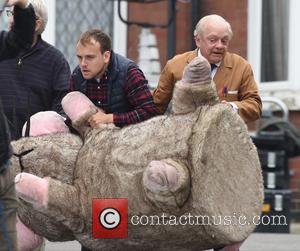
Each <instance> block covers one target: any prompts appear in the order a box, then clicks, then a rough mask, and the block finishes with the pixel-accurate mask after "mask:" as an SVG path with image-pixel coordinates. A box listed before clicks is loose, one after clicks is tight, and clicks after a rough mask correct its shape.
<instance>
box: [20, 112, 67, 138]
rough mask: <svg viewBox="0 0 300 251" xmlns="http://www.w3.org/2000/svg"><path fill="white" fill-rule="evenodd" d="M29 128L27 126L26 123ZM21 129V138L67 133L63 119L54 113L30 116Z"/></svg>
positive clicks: (40, 113)
mask: <svg viewBox="0 0 300 251" xmlns="http://www.w3.org/2000/svg"><path fill="white" fill-rule="evenodd" d="M29 121H30V123H29V126H28V122H29ZM29 121H27V122H26V123H25V124H24V126H23V129H22V136H38V135H44V134H48V133H54V132H69V128H68V127H67V126H66V124H65V122H64V117H62V116H61V115H59V114H58V113H56V112H54V111H45V112H38V113H36V114H34V115H32V116H31V117H30V119H29Z"/></svg>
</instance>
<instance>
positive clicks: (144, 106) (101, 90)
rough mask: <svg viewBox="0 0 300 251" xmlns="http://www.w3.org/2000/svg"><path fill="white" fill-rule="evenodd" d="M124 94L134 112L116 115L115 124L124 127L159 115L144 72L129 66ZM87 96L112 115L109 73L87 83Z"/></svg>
mask: <svg viewBox="0 0 300 251" xmlns="http://www.w3.org/2000/svg"><path fill="white" fill-rule="evenodd" d="M126 80H127V81H126V83H125V85H124V87H123V88H124V92H125V96H126V98H127V100H128V102H129V103H130V104H131V105H132V107H133V110H132V111H130V112H127V113H114V114H113V118H114V124H115V125H116V126H118V127H123V126H126V125H130V124H135V123H138V122H142V121H144V120H146V119H149V118H151V117H153V116H155V115H157V114H158V111H157V108H156V106H155V105H154V102H153V97H152V94H151V92H150V89H149V86H148V81H147V80H146V79H145V77H144V74H143V73H142V71H141V70H140V69H139V68H137V67H135V66H133V65H132V66H129V67H128V71H127V78H126ZM74 90H75V86H74V81H72V79H71V81H70V91H74ZM85 95H86V96H87V97H88V98H89V99H90V100H91V101H92V102H93V103H94V104H96V105H97V106H98V107H99V108H101V109H102V110H104V111H105V112H106V113H111V110H110V106H109V104H108V76H107V72H106V73H104V74H103V76H102V78H101V79H100V80H99V81H97V80H96V79H91V80H88V81H87V87H86V93H85Z"/></svg>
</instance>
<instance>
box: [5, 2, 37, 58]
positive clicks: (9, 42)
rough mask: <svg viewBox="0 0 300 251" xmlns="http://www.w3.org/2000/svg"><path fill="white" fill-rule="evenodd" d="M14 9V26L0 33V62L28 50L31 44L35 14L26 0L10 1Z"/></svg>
mask: <svg viewBox="0 0 300 251" xmlns="http://www.w3.org/2000/svg"><path fill="white" fill-rule="evenodd" d="M7 5H8V6H13V5H14V6H15V7H14V25H13V27H12V30H11V31H8V32H7V31H1V32H0V60H3V59H7V58H12V57H15V56H16V55H17V54H18V52H19V51H20V50H21V49H29V48H30V47H31V45H32V42H33V34H34V29H35V13H34V9H33V7H32V5H31V4H29V2H28V0H10V1H8V3H7Z"/></svg>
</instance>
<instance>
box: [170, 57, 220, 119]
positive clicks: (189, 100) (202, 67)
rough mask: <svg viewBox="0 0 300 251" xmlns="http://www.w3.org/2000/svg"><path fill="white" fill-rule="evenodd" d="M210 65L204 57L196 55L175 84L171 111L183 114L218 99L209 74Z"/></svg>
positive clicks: (211, 103)
mask: <svg viewBox="0 0 300 251" xmlns="http://www.w3.org/2000/svg"><path fill="white" fill-rule="evenodd" d="M210 74H211V72H210V65H209V63H208V61H207V60H206V59H205V58H204V57H202V56H201V57H200V56H198V57H196V58H195V59H193V60H192V61H191V62H190V63H189V64H188V65H187V66H186V67H185V68H184V72H183V77H182V80H181V81H179V82H177V83H176V85H175V89H174V93H173V98H172V110H171V111H172V113H174V114H185V113H189V112H193V111H195V110H196V109H197V108H198V107H199V106H202V105H213V104H216V103H217V102H218V100H219V98H218V94H217V91H216V87H215V84H214V82H213V81H212V79H211V76H210Z"/></svg>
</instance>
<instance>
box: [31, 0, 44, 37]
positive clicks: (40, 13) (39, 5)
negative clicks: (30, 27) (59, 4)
mask: <svg viewBox="0 0 300 251" xmlns="http://www.w3.org/2000/svg"><path fill="white" fill-rule="evenodd" d="M29 2H30V3H31V4H32V7H33V9H34V12H35V15H36V17H37V18H38V19H40V20H41V21H42V25H41V27H40V29H39V30H38V31H37V33H38V34H42V33H43V31H44V30H45V28H46V25H47V23H48V9H47V6H46V3H45V1H44V0H29Z"/></svg>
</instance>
